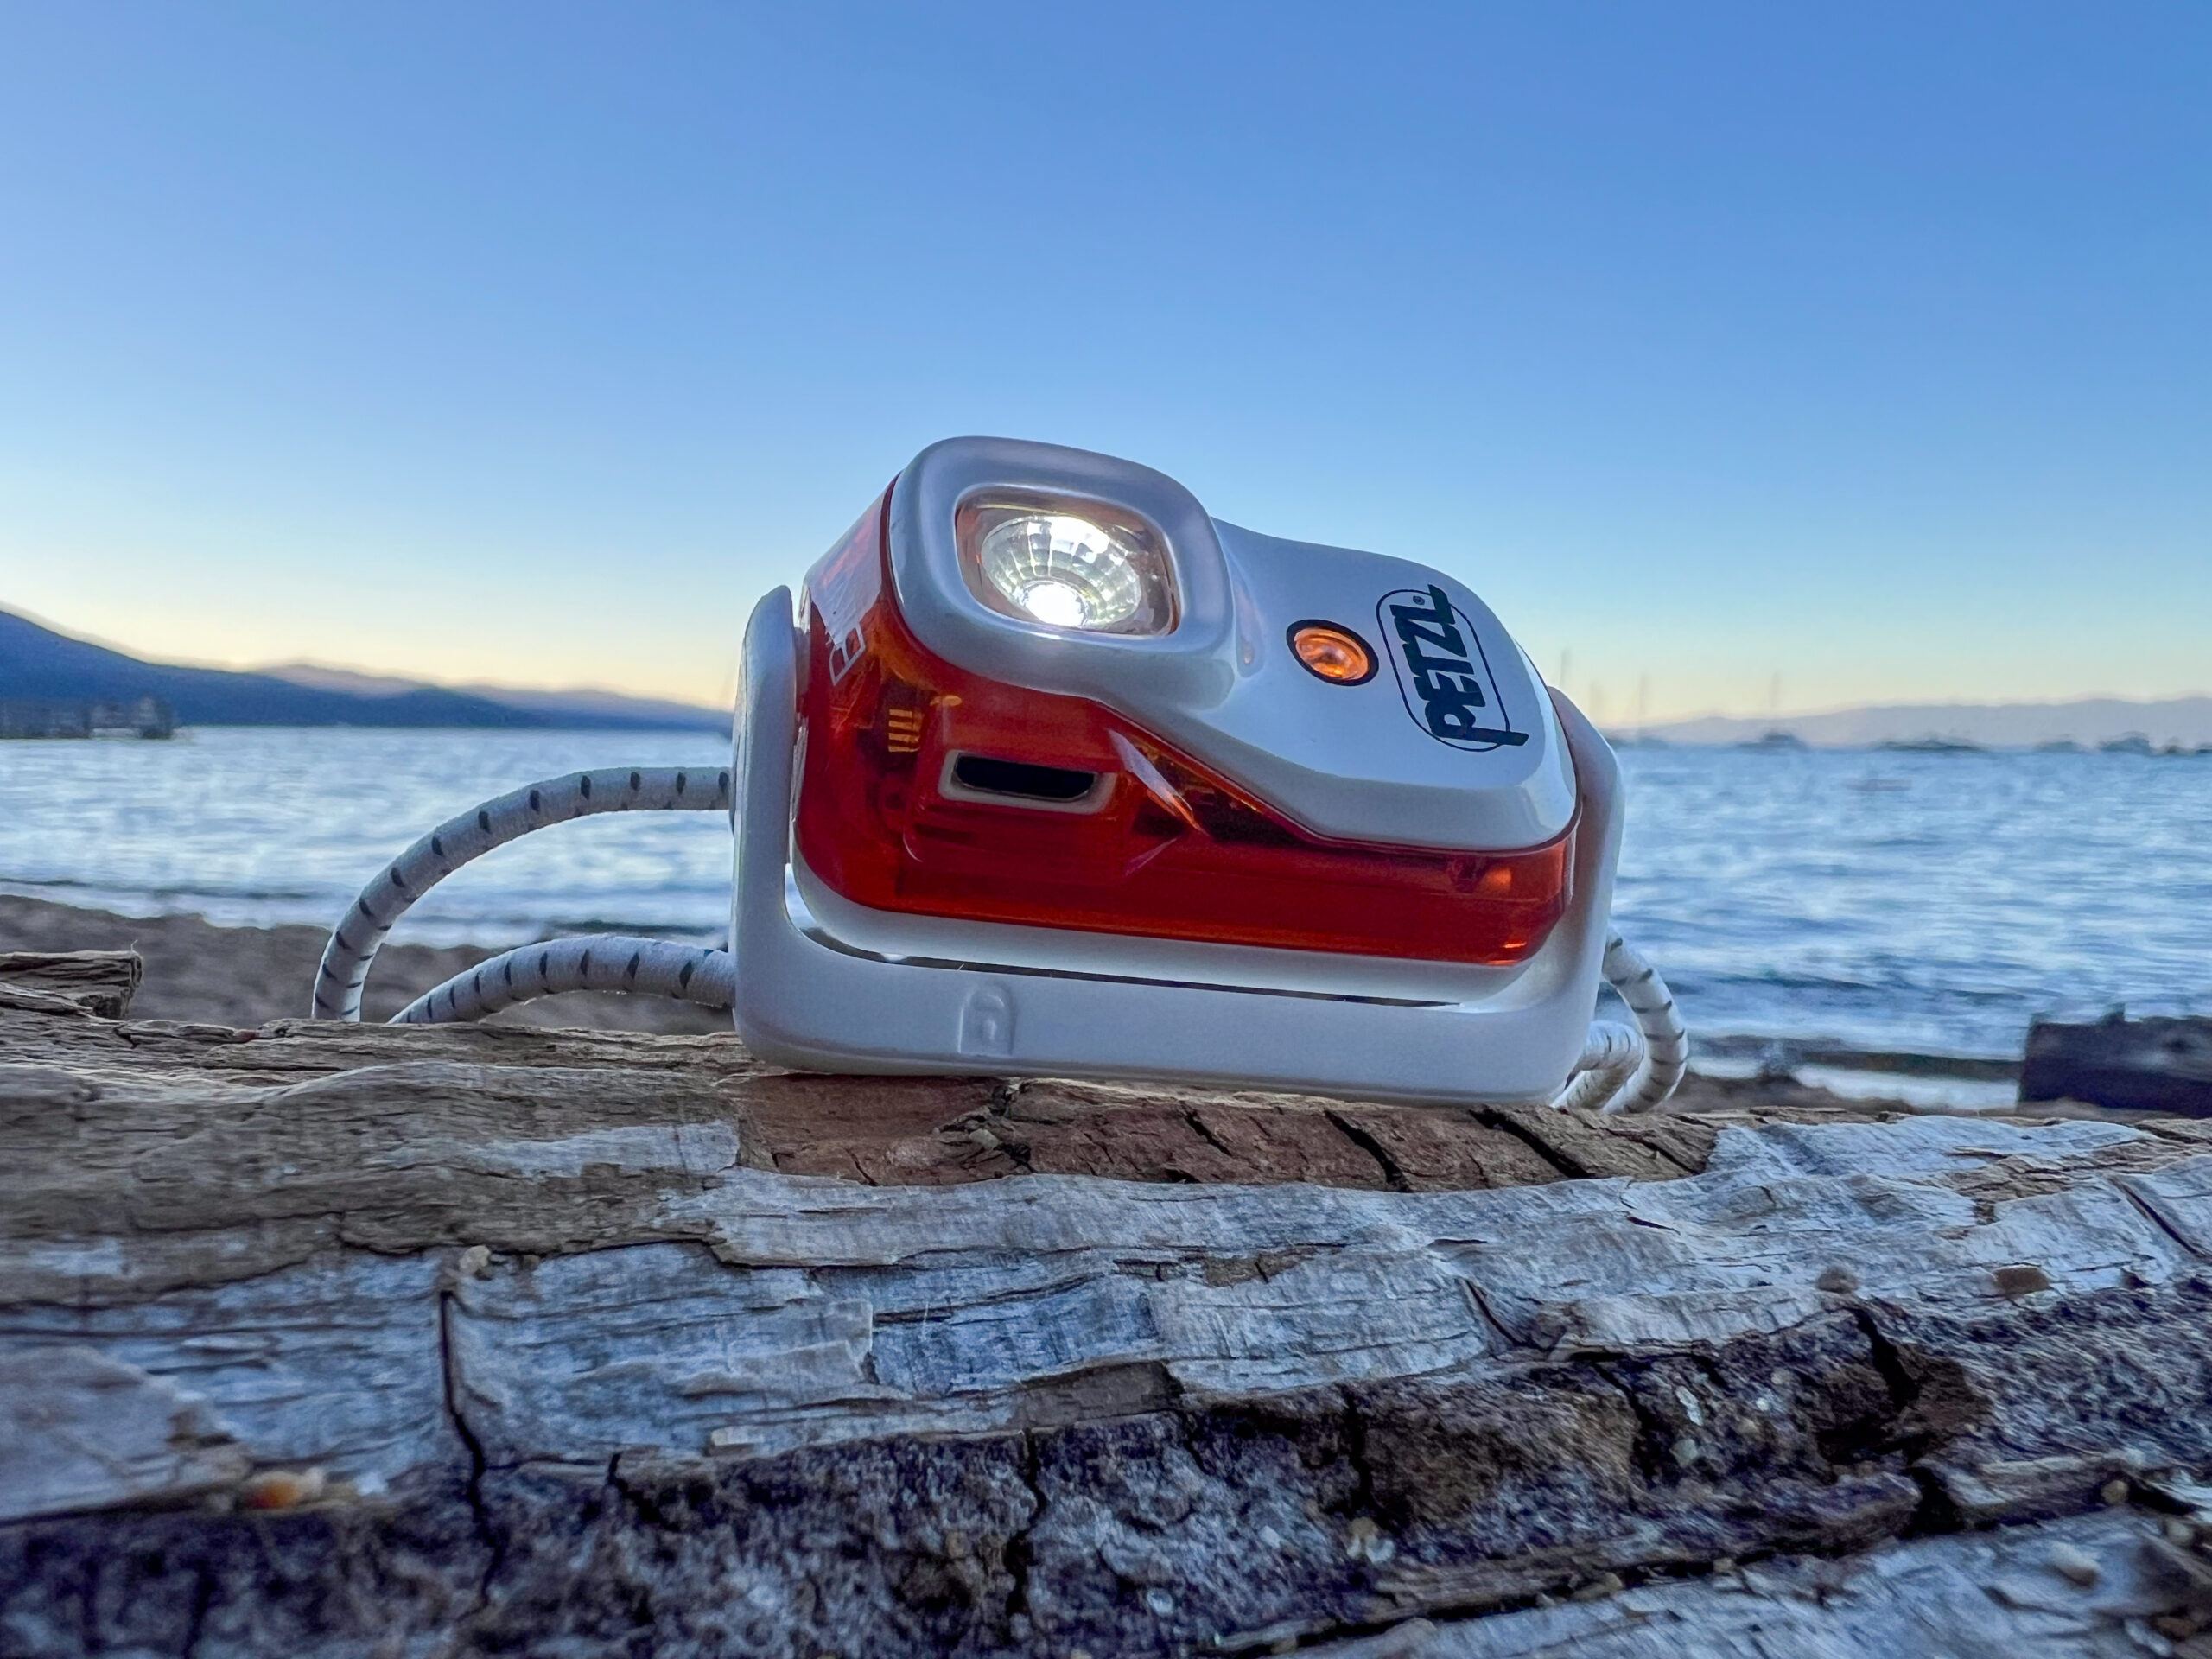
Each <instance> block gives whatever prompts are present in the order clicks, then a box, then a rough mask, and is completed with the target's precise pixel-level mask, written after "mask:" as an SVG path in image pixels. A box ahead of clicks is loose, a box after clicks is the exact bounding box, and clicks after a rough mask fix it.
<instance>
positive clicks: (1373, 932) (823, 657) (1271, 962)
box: [315, 438, 1687, 1109]
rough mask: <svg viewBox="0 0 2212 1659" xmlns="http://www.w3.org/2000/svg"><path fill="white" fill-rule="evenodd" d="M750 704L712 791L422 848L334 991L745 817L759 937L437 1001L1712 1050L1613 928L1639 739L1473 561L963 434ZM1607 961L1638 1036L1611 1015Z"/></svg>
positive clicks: (1002, 1051) (1011, 1031)
mask: <svg viewBox="0 0 2212 1659" xmlns="http://www.w3.org/2000/svg"><path fill="white" fill-rule="evenodd" d="M741 686H742V690H741V694H740V700H739V706H738V713H739V719H738V724H737V733H736V738H737V741H736V753H735V757H734V764H733V766H732V767H731V770H730V772H728V774H725V775H724V776H722V777H721V778H720V779H716V780H715V782H714V785H713V786H712V787H708V788H702V786H701V780H700V779H697V778H696V777H694V776H692V775H690V774H687V773H685V772H673V773H670V774H666V775H664V774H662V773H659V772H644V771H639V772H627V773H620V772H618V773H611V774H585V775H579V776H578V777H576V778H575V779H569V780H548V781H547V782H546V783H544V784H543V785H537V786H533V787H531V788H530V789H528V790H526V791H520V792H518V794H516V795H515V796H512V797H508V798H502V799H501V800H499V801H496V802H491V803H486V805H485V806H484V807H483V808H482V809H480V810H478V811H476V812H474V813H473V814H470V815H467V816H465V817H461V818H456V819H454V821H453V822H451V823H447V824H445V825H443V826H442V827H441V828H440V829H438V830H437V831H435V832H434V833H433V834H432V835H430V836H427V837H425V838H424V840H423V842H419V843H418V844H417V845H416V847H415V848H414V849H410V850H409V852H407V853H406V854H404V855H402V857H401V858H400V860H399V861H397V862H396V863H394V864H393V865H392V866H391V868H390V869H389V870H388V871H387V873H386V874H385V875H384V876H383V877H380V878H379V880H378V883H376V884H373V885H372V887H371V888H370V889H369V890H368V891H367V892H365V893H364V894H363V896H362V898H361V899H360V900H359V901H358V903H357V904H356V906H355V907H354V909H353V911H352V912H348V916H347V918H346V921H345V923H343V924H341V925H340V928H339V929H338V930H337V931H335V932H334V935H333V937H332V944H331V946H330V949H329V950H328V951H327V953H326V955H325V958H324V963H323V969H322V972H321V976H319V978H318V982H317V990H316V1001H315V1007H316V1011H317V1013H318V1014H327V1015H330V1016H332V1017H338V1018H346V1017H355V1016H357V1015H358V1010H359V990H360V985H361V982H362V980H363V978H364V977H365V975H366V973H367V963H368V960H369V957H371V956H372V954H373V952H374V950H375V949H376V945H377V942H378V941H379V940H380V939H381V938H383V936H384V932H385V931H386V930H388V929H389V928H390V926H391V923H392V921H393V920H394V919H395V918H397V915H398V914H399V912H401V911H402V910H404V908H405V906H407V905H409V904H411V903H412V902H414V899H415V898H416V896H417V895H418V894H419V893H420V892H421V891H422V890H423V887H426V886H427V885H428V884H429V882H432V881H435V880H437V879H438V877H439V876H440V875H441V874H444V873H446V872H448V871H449V870H450V869H451V868H453V867H454V864H455V862H456V861H461V860H465V859H467V858H470V857H474V856H476V855H478V854H479V853H480V852H482V851H485V850H488V849H490V848H491V847H493V846H495V845H498V844H500V842H503V841H505V840H507V839H512V838H513V836H517V835H520V834H525V833H529V832H530V831H531V830H533V829H537V828H539V827H542V826H543V824H545V823H552V822H561V821H565V820H566V819H568V818H569V817H578V816H582V815H584V814H586V813H588V812H596V811H620V810H637V809H638V808H639V807H645V806H651V807H658V808H677V809H681V808H686V807H689V808H693V809H697V810H717V811H719V810H724V809H725V808H727V809H728V810H730V811H731V813H732V816H733V822H734V827H735V829H736V831H737V861H736V869H735V880H734V889H733V897H732V925H731V942H730V950H728V952H726V953H725V952H721V951H709V950H697V949H696V948H693V947H678V946H673V945H669V944H665V943H664V942H657V941H651V940H607V939H598V940H579V941H556V942H554V943H553V944H550V945H546V946H533V947H531V948H530V950H527V951H518V952H514V953H510V957H507V958H499V959H495V960H494V961H493V962H491V963H485V964H482V965H481V966H480V967H478V968H476V969H472V970H471V972H470V973H469V974H468V975H467V976H462V978H461V979H457V980H455V981H454V982H449V983H448V984H447V985H445V986H442V987H440V988H437V989H436V990H435V991H433V992H432V993H430V994H429V995H428V996H426V997H424V998H423V999H422V1000H420V1001H418V1002H417V1003H416V1004H415V1005H414V1006H413V1007H410V1009H409V1010H408V1012H407V1014H406V1015H405V1016H404V1017H406V1018H409V1019H423V1020H441V1019H463V1018H475V1017H479V1016H480V1014H483V1013H486V1012H489V1011H490V1010H491V1009H493V1008H494V1007H499V1006H504V1005H505V1003H506V1002H507V1001H513V1000H516V999H517V998H518V997H521V996H527V995H545V994H550V992H553V991H556V990H559V989H563V988H572V987H575V986H584V985H589V986H601V987H611V988H620V989H631V990H636V989H645V988H652V989H656V990H658V991H660V992H662V994H664V995H683V996H688V997H690V998H692V999H693V1000H695V1001H709V1002H711V1003H714V1005H715V1006H723V1005H727V1006H729V1007H732V1009H733V1013H734V1020H735V1023H736V1027H737V1030H738V1032H739V1034H740V1035H741V1036H742V1037H743V1038H744V1039H745V1041H746V1043H747V1046H749V1047H750V1048H751V1049H752V1051H753V1052H754V1053H755V1054H756V1055H757V1056H758V1057H759V1058H761V1059H763V1060H766V1061H768V1062H770V1063H772V1064H779V1065H793V1066H799V1067H804V1068H810V1069H815V1070H825V1071H874V1072H925V1073H927V1072H934V1073H940V1074H956V1075H957V1074H982V1075H988V1076H1025V1075H1028V1076H1033V1075H1059V1076H1096V1077H1166V1078H1173V1079H1179V1080H1184V1081H1189V1082H1194V1083H1202V1084H1222V1085H1229V1086H1232V1087H1247V1088H1251V1087H1259V1088H1274V1089H1287V1090H1305V1091H1309V1092H1313V1093H1317V1094H1326V1095H1337V1096H1350V1097H1353V1098H1359V1099H1379V1100H1401V1101H1412V1102H1453V1103H1469V1102H1493V1103H1516V1102H1550V1101H1556V1102H1559V1103H1566V1104H1573V1105H1592V1104H1599V1103H1611V1107H1612V1108H1614V1109H1623V1108H1626V1109H1644V1108H1648V1107H1649V1106H1650V1105H1652V1104H1654V1103H1656V1102H1658V1101H1660V1100H1662V1099H1664V1098H1665V1096H1667V1094H1668V1093H1669V1091H1670V1090H1672V1088H1673V1086H1674V1084H1675V1080H1676V1079H1677V1078H1679V1077H1680V1076H1681V1071H1682V1068H1683V1065H1684V1062H1685V1057H1686V1054H1687V1048H1686V1045H1685V1039H1684V1038H1683V1035H1682V1033H1681V1026H1680V1023H1679V1021H1678V1020H1675V1014H1674V1008H1673V1003H1672V1000H1671V998H1670V997H1669V995H1667V993H1666V989H1665V987H1664V984H1663V983H1662V982H1661V981H1660V980H1659V979H1658V978H1657V976H1656V974H1654V973H1653V972H1652V971H1651V969H1650V967H1649V964H1648V963H1644V962H1643V960H1642V959H1641V958H1640V957H1637V956H1636V954H1635V952H1633V951H1632V950H1630V949H1629V948H1628V947H1627V946H1626V945H1625V944H1622V943H1621V942H1620V941H1619V940H1618V938H1612V939H1611V940H1610V942H1609V939H1608V931H1609V930H1608V924H1607V913H1608V911H1609V909H1610V906H1611V893H1612V880H1613V868H1614V863H1615V860H1616V857H1617V855H1618V849H1619V841H1620V824H1621V795H1620V788H1619V777H1618V770H1617V768H1616V766H1615V765H1614V761H1613V757H1612V754H1611V751H1610V750H1609V749H1608V748H1607V747H1606V746H1605V741H1604V740H1603V739H1602V738H1601V737H1599V735H1598V734H1597V732H1596V731H1595V730H1593V729H1592V728H1591V726H1590V724H1589V722H1588V721H1586V720H1584V719H1583V718H1582V716H1581V715H1580V713H1579V712H1577V711H1576V709H1574V707H1573V704H1572V703H1571V702H1568V701H1567V699H1566V698H1565V697H1564V696H1560V695H1559V694H1558V693H1556V692H1554V691H1552V690H1549V689H1548V687H1546V686H1545V685H1544V684H1543V683H1542V682H1541V680H1540V679H1539V678H1538V677H1537V676H1536V672H1535V669H1534V667H1533V666H1532V665H1531V664H1530V663H1529V658H1528V656H1527V654H1526V653H1525V652H1522V650H1521V649H1520V647H1519V646H1517V645H1516V644H1515V643H1514V642H1513V640H1512V639H1511V637H1510V635H1509V634H1508V633H1507V632H1505V629H1504V627H1503V625H1502V624H1501V623H1500V622H1499V621H1498V620H1497V617H1496V616H1495V615H1493V614H1492V613H1491V611H1490V610H1489V609H1488V607H1485V606H1484V604H1483V602H1482V601H1481V600H1479V599H1478V598H1477V597H1476V596H1475V594H1472V593H1471V592H1470V591H1468V590H1467V589H1466V588H1465V587H1463V586H1461V585H1460V584H1459V583H1458V582H1456V581H1454V580H1453V579H1452V577H1451V576H1449V575H1446V574H1445V573H1444V572H1441V571H1439V570H1434V569H1428V568H1427V567H1424V566H1421V565H1419V564H1415V563H1411V562H1409V561H1407V560H1403V559H1397V558H1392V557H1388V556H1383V555H1378V554H1373V553H1363V552H1357V551H1353V550H1349V549H1344V548H1333V547H1320V546H1315V545H1313V544H1310V543H1300V542H1291V541H1285V540H1281V539H1280V538H1277V537H1268V536H1263V535H1260V534H1257V533H1255V532H1254V531H1247V530H1243V529H1240V528H1238V527H1237V526H1236V525H1233V524H1225V523H1223V522H1221V521H1219V520H1217V519H1215V518H1212V517H1211V516H1210V515H1209V514H1208V513H1207V512H1205V509H1204V508H1203V507H1201V506H1200V505H1198V502H1197V500H1196V499H1194V498H1192V495H1191V494H1190V493H1189V492H1188V491H1186V490H1185V489H1184V488H1183V487H1182V486H1179V485H1178V484H1176V483H1175V482H1174V481H1173V480H1171V479H1168V478H1166V477H1163V476H1162V475H1161V474H1158V473H1155V472H1152V471H1150V470H1149V469H1147V468H1145V467H1138V466H1135V465H1133V464H1131V463H1129V462H1127V461H1115V460H1112V459H1110V458H1109V457H1106V456H1103V455H1094V454H1085V453H1084V452H1082V451H1079V450H1072V449H1062V448H1053V447H1051V446H1048V445H1043V444H1030V443H1016V442H1006V441H1001V440H994V439H980V438H963V439H955V440H951V441H950V442H944V443H939V444H935V445H932V446H931V448H928V449H925V450H924V451H923V452H922V454H920V455H918V456H917V457H916V458H915V459H914V461H912V463H911V464H910V465H909V466H908V467H906V469H905V470H904V471H903V472H901V473H900V474H899V476H898V478H897V479H896V480H893V484H892V486H891V487H890V488H889V489H888V490H887V491H886V492H885V493H884V494H883V495H882V496H881V498H880V499H878V500H876V501H875V502H874V503H873V504H872V505H870V506H869V507H868V509H867V510H866V511H865V512H862V513H861V517H860V518H859V520H858V522H857V523H855V524H854V525H853V527H852V529H851V530H850V531H849V532H848V533H847V534H846V535H845V537H843V538H842V540H840V541H839V542H838V543H837V544H836V546H835V547H833V548H832V549H831V550H830V551H829V553H828V554H827V555H826V556H823V559H822V560H821V561H820V562H819V563H817V564H816V565H815V566H814V567H813V569H810V571H808V572H807V575H806V577H805V580H804V582H803V583H802V584H801V586H800V588H799V591H798V594H797V596H796V602H794V595H793V594H791V592H790V591H789V590H787V589H784V588H778V589H776V590H774V591H773V592H772V593H770V594H767V595H766V597H764V598H763V599H762V600H761V601H760V605H759V606H758V607H756V609H755V610H754V612H753V620H752V622H751V625H750V626H748V628H747V632H746V638H745V653H744V665H743V671H742V679H741ZM1601 976H1602V977H1603V978H1605V980H1608V981H1610V982H1612V983H1613V984H1614V985H1615V986H1616V987H1617V988H1619V989H1620V991H1621V993H1622V995H1623V997H1624V999H1625V1000H1626V1001H1627V1003H1628V1006H1629V1007H1630V1009H1631V1011H1632V1012H1633V1013H1634V1014H1635V1015H1636V1017H1637V1021H1638V1024H1639V1027H1640V1028H1641V1030H1640V1033H1639V1032H1637V1031H1629V1030H1626V1029H1625V1028H1623V1027H1605V1026H1601V1027H1595V1028H1593V1027H1592V1025H1591V1019H1592V1010H1593V1007H1594V1006H1595V1001H1596V997H1597V992H1598V986H1599V981H1600V978H1601ZM518 987H519V988H518ZM717 999H719V1001H717ZM1631 1073H1632V1075H1631ZM1570 1079H1573V1082H1572V1084H1571V1085H1570V1082H1569V1080H1570Z"/></svg>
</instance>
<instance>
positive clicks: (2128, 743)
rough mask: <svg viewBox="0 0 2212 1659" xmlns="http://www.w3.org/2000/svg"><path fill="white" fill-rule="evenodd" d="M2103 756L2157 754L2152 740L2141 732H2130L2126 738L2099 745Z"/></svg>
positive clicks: (2118, 738)
mask: <svg viewBox="0 0 2212 1659" xmlns="http://www.w3.org/2000/svg"><path fill="white" fill-rule="evenodd" d="M2097 752H2098V753H2101V754H2156V753H2158V751H2157V750H2156V749H2154V748H2152V747H2151V740H2150V739H2149V738H2147V737H2145V736H2144V735H2143V734H2142V733H2140V732H2130V733H2129V734H2127V735H2126V737H2114V738H2107V740H2106V741H2103V742H2102V743H2100V744H2098V745H2097Z"/></svg>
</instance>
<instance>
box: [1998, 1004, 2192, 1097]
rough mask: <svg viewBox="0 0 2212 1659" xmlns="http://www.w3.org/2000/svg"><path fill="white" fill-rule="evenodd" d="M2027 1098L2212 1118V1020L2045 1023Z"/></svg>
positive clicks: (2036, 1032)
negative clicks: (2076, 1023)
mask: <svg viewBox="0 0 2212 1659" xmlns="http://www.w3.org/2000/svg"><path fill="white" fill-rule="evenodd" d="M2020 1098H2021V1099H2022V1100H2027V1101H2038V1100H2079V1101H2084V1102H2087V1103H2089V1104H2092V1105H2096V1106H2109V1107H2113V1108H2115V1109H2120V1110H2127V1111H2154V1112H2177V1113H2182V1114H2184V1115H2186V1116H2191V1117H2212V1020H2207V1019H2202V1018H2198V1019H2190V1020H2157V1019H2153V1020H2123V1019H2118V1018H2115V1019H2111V1020H2098V1021H2097V1022H2096V1023H2095V1024H2094V1025H2064V1024H2061V1023H2060V1022H2058V1021H2056V1020H2037V1021H2036V1022H2035V1024H2034V1025H2032V1026H2031V1027H2029V1029H2028V1058H2027V1064H2026V1065H2025V1066H2024V1067H2023V1068H2022V1070H2021V1073H2020Z"/></svg>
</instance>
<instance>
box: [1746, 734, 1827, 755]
mask: <svg viewBox="0 0 2212 1659" xmlns="http://www.w3.org/2000/svg"><path fill="white" fill-rule="evenodd" d="M1736 747H1738V748H1739V749H1754V750H1757V751H1758V753H1762V754H1787V753H1793V752H1794V751H1796V750H1798V749H1802V748H1808V747H1811V746H1810V745H1808V743H1807V742H1806V741H1805V740H1804V739H1803V738H1802V737H1800V736H1798V735H1797V734H1796V733H1795V732H1785V731H1780V730H1776V731H1771V732H1768V733H1765V734H1763V735H1761V736H1758V737H1754V738H1751V739H1750V740H1749V741H1745V742H1742V743H1738V745H1737V746H1736Z"/></svg>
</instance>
